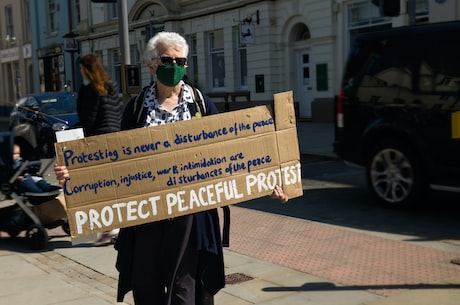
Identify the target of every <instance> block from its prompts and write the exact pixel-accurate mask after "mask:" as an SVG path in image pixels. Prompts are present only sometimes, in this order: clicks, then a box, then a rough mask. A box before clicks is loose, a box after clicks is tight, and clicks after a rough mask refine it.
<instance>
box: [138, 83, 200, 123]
mask: <svg viewBox="0 0 460 305" xmlns="http://www.w3.org/2000/svg"><path fill="white" fill-rule="evenodd" d="M181 86H182V88H181V93H182V94H181V96H180V97H179V98H180V100H179V103H178V104H177V106H176V107H174V109H173V110H172V111H171V112H169V111H168V110H166V109H165V108H164V107H163V106H162V105H160V104H158V99H157V97H156V84H155V82H153V84H152V86H151V87H150V88H149V89H147V91H146V93H145V96H144V107H147V118H146V120H145V124H144V127H149V126H156V125H162V124H167V123H173V122H178V121H185V120H190V119H191V118H192V116H191V114H190V110H189V107H188V103H194V101H193V97H192V94H193V93H192V92H191V91H190V90H189V87H188V86H186V85H185V83H184V82H182V84H181Z"/></svg>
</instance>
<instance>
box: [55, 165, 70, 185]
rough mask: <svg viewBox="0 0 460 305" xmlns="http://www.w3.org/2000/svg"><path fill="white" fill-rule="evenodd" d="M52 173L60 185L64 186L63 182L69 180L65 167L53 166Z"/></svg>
mask: <svg viewBox="0 0 460 305" xmlns="http://www.w3.org/2000/svg"><path fill="white" fill-rule="evenodd" d="M54 173H55V174H56V179H57V181H58V182H59V184H60V185H64V182H65V181H66V180H67V179H68V178H69V170H68V169H67V167H65V166H62V165H59V164H54Z"/></svg>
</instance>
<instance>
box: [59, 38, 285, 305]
mask: <svg viewBox="0 0 460 305" xmlns="http://www.w3.org/2000/svg"><path fill="white" fill-rule="evenodd" d="M188 49H189V48H188V45H187V43H186V41H185V39H184V38H183V37H182V36H180V35H179V34H177V33H172V32H160V33H158V34H157V35H155V36H154V37H153V38H151V39H150V41H149V42H148V43H147V48H146V59H147V67H148V68H149V70H150V72H151V73H152V75H154V76H155V80H154V81H153V82H152V83H151V84H150V85H149V86H147V87H145V88H144V89H143V90H142V91H141V92H140V93H139V94H138V95H137V96H136V97H134V98H133V99H132V100H131V101H130V102H129V103H128V104H127V106H126V108H125V111H124V115H123V119H122V129H125V130H126V129H133V128H138V127H149V126H155V125H160V124H167V123H173V122H177V121H183V120H190V119H192V118H193V117H200V116H202V115H208V114H216V113H217V112H218V111H217V108H216V107H215V105H214V104H213V103H212V102H211V101H210V100H209V98H208V97H207V96H206V95H204V94H203V93H201V92H199V91H198V89H196V88H194V87H193V86H191V85H189V84H186V83H185V82H184V80H183V78H184V75H185V68H186V66H187V55H188ZM55 173H56V176H57V179H58V180H59V181H60V182H61V183H63V182H64V181H65V179H67V178H68V177H69V174H68V171H67V168H66V167H63V166H59V165H56V166H55ZM272 197H273V198H278V199H279V200H280V201H281V202H286V201H287V196H286V195H285V194H284V193H283V190H282V189H281V188H279V187H276V188H275V190H274V191H273V194H272ZM115 247H116V249H117V250H118V258H117V264H116V266H117V269H118V270H119V272H120V276H119V285H118V301H122V300H123V298H124V295H125V294H126V293H127V292H128V291H130V290H132V291H133V296H134V301H135V303H136V304H137V305H147V304H149V305H150V304H162V305H165V304H166V305H190V304H199V305H201V304H212V302H213V301H212V296H213V295H215V294H216V293H217V292H218V291H219V290H220V289H221V288H223V287H224V285H225V274H224V263H223V252H222V241H221V234H220V225H219V218H218V214H217V210H216V209H212V210H208V211H204V212H199V213H195V214H191V215H186V216H180V217H175V218H172V219H168V220H162V221H157V222H153V223H148V224H144V225H138V226H133V227H128V228H123V229H121V231H120V234H119V236H118V239H117V242H116V244H115Z"/></svg>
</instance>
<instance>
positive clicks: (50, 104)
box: [9, 92, 78, 160]
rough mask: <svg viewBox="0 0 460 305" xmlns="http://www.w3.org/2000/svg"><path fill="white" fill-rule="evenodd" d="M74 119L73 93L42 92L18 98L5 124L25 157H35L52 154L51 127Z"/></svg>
mask: <svg viewBox="0 0 460 305" xmlns="http://www.w3.org/2000/svg"><path fill="white" fill-rule="evenodd" d="M77 123H78V114H77V93H75V92H46V93H39V94H29V95H26V96H23V97H21V98H19V99H18V101H17V103H16V106H15V108H14V109H13V111H12V112H11V114H10V125H9V127H10V130H11V131H12V132H13V134H14V141H15V142H16V143H18V144H19V145H20V146H21V151H22V154H23V155H24V156H25V158H27V159H29V160H35V159H38V158H42V157H52V156H54V143H55V142H56V136H55V131H57V130H64V129H67V128H71V127H73V126H75V124H77Z"/></svg>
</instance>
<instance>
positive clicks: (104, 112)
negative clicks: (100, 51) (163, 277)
mask: <svg viewBox="0 0 460 305" xmlns="http://www.w3.org/2000/svg"><path fill="white" fill-rule="evenodd" d="M79 65H80V73H81V76H82V78H83V85H82V86H81V87H80V89H79V90H78V99H77V113H78V119H79V123H78V124H77V126H79V127H82V128H83V132H84V134H85V136H86V137H89V136H95V135H100V134H104V133H110V132H116V131H119V130H120V122H121V118H122V115H123V108H124V106H123V100H122V99H121V98H120V97H119V96H118V84H117V83H116V81H113V80H111V79H110V77H109V74H108V73H107V71H106V69H105V67H104V65H103V63H102V60H101V58H100V57H99V56H98V55H96V54H87V55H84V56H82V57H81V60H80V64H79ZM118 232H119V230H118V229H115V230H111V231H107V232H103V233H102V234H101V235H100V237H99V238H98V240H97V241H96V244H97V245H103V244H107V243H108V242H111V241H113V240H114V239H115V238H116V236H117V235H118Z"/></svg>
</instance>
